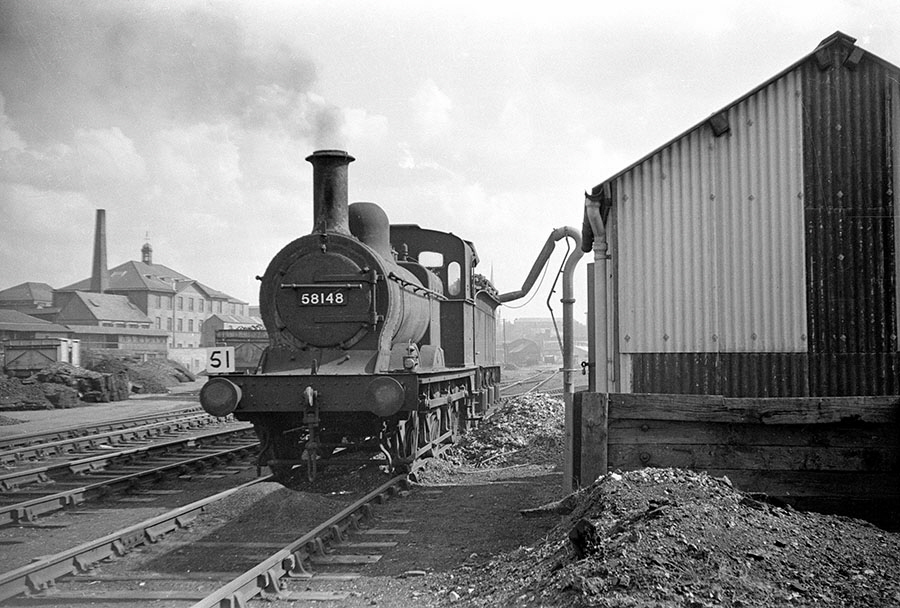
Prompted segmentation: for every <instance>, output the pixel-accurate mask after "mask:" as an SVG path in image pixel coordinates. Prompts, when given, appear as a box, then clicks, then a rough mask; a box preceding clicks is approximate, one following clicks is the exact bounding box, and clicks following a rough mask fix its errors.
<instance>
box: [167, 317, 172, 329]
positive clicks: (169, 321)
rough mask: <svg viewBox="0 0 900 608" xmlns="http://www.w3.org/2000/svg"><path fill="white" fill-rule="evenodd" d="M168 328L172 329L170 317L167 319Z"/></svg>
mask: <svg viewBox="0 0 900 608" xmlns="http://www.w3.org/2000/svg"><path fill="white" fill-rule="evenodd" d="M166 329H168V330H169V331H172V319H169V318H167V319H166Z"/></svg>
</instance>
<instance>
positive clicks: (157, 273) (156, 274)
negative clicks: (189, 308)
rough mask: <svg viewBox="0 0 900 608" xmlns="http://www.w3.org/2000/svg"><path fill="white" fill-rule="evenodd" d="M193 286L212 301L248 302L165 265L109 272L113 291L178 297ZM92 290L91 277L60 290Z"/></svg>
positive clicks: (121, 266) (130, 266)
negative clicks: (165, 294)
mask: <svg viewBox="0 0 900 608" xmlns="http://www.w3.org/2000/svg"><path fill="white" fill-rule="evenodd" d="M190 285H194V286H195V287H196V288H197V289H199V290H200V291H202V292H203V293H204V294H206V295H207V297H209V298H211V299H217V300H227V301H228V302H234V303H237V304H246V302H243V301H241V300H238V299H237V298H233V297H231V296H230V295H228V294H227V293H224V292H221V291H218V290H216V289H213V288H211V287H208V286H206V285H204V284H203V283H200V282H199V281H195V280H194V279H192V278H190V277H187V276H185V275H183V274H181V273H180V272H177V271H175V270H172V269H171V268H169V267H168V266H164V265H162V264H145V263H144V262H138V261H137V260H131V261H128V262H125V263H124V264H119V265H118V266H116V267H115V268H111V269H110V270H109V287H108V289H109V291H116V292H119V291H153V292H161V293H169V294H176V293H180V292H182V291H183V290H184V289H185V288H186V287H188V286H190ZM90 289H91V279H90V277H88V278H87V279H83V280H81V281H78V282H77V283H72V284H71V285H67V286H65V287H62V288H60V289H59V290H58V291H66V292H69V291H90Z"/></svg>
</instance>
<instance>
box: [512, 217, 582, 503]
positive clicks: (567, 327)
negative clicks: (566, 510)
mask: <svg viewBox="0 0 900 608" xmlns="http://www.w3.org/2000/svg"><path fill="white" fill-rule="evenodd" d="M567 237H568V238H570V239H572V240H573V241H575V249H574V250H573V251H572V252H571V253H570V254H569V257H568V259H566V264H565V267H564V269H563V297H562V300H561V301H562V305H563V369H562V372H563V403H564V405H565V423H566V438H565V441H566V456H565V462H564V464H563V489H564V490H565V491H566V492H571V491H572V486H573V473H574V467H573V460H572V457H573V433H574V426H575V416H574V405H573V402H574V396H575V384H574V381H573V379H572V377H573V374H574V373H575V371H576V370H575V335H574V329H575V323H574V313H573V308H574V304H575V295H574V291H575V290H574V288H573V283H574V281H573V277H574V275H575V267H576V266H577V265H578V262H579V260H581V256H582V254H583V252H582V250H581V232H579V231H578V230H576V229H575V228H572V227H570V226H564V227H562V228H556V229H554V230H553V231H552V232H551V233H550V236H549V237H547V242H546V243H544V247H543V249H541V252H540V253H539V254H538V257H537V259H536V260H535V261H534V265H533V266H532V267H531V272H530V273H528V277H527V278H526V279H525V282H524V283H523V284H522V289H520V290H518V291H511V292H508V293H504V294H500V296H499V297H498V299H499V300H500V301H501V302H510V301H512V300H517V299H519V298H521V297H523V296H525V295H527V294H528V292H529V291H530V290H531V288H532V287H533V286H534V282H535V281H536V280H537V278H538V276H539V275H540V274H541V270H542V269H543V268H544V266H545V265H546V264H547V261H548V260H549V259H550V255H551V254H552V253H553V249H554V248H555V246H556V242H557V241H560V240H562V239H564V238H567Z"/></svg>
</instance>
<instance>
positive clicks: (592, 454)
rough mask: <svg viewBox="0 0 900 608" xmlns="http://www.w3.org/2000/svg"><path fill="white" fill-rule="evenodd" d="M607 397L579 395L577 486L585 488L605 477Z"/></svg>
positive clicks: (607, 435) (593, 394)
mask: <svg viewBox="0 0 900 608" xmlns="http://www.w3.org/2000/svg"><path fill="white" fill-rule="evenodd" d="M608 418H609V397H608V396H607V395H606V394H604V393H581V420H580V421H579V422H580V426H581V454H580V460H581V462H580V467H579V473H580V476H579V477H580V479H579V485H580V486H581V487H586V486H589V485H591V484H592V483H594V481H596V479H597V478H598V477H600V476H602V475H606V472H607V467H608V465H609V460H608V452H607V450H608V437H609V431H608V428H607V425H608Z"/></svg>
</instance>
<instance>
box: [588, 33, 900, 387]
mask: <svg viewBox="0 0 900 608" xmlns="http://www.w3.org/2000/svg"><path fill="white" fill-rule="evenodd" d="M898 81H900V69H898V68H897V67H896V66H894V65H893V64H891V63H888V62H886V61H884V60H882V59H880V58H877V57H875V56H874V55H871V54H869V53H867V52H865V51H864V50H862V49H860V48H859V47H857V46H856V45H855V39H853V38H851V37H849V36H847V35H845V34H843V33H841V32H836V33H835V34H833V35H832V36H829V37H828V38H826V39H825V40H823V41H822V43H821V44H820V45H819V46H818V47H817V48H816V49H815V50H814V51H813V52H812V53H810V54H809V55H807V56H806V57H804V58H802V59H801V60H799V61H798V62H796V63H795V64H793V65H792V66H790V67H789V68H787V69H786V70H784V71H782V72H781V73H779V74H778V75H776V76H775V77H773V78H772V79H770V80H768V81H766V82H765V83H763V84H762V85H760V86H758V87H756V88H754V89H753V90H752V91H750V92H749V93H747V94H746V95H744V96H742V97H741V98H739V99H737V100H736V101H734V102H733V103H732V104H730V105H728V106H727V107H725V108H723V109H721V110H719V111H717V112H714V113H713V114H712V115H711V116H710V118H709V119H708V120H706V121H703V122H702V123H700V124H697V125H694V126H693V127H691V128H690V129H688V130H687V131H685V132H684V133H682V134H681V135H679V136H678V137H677V138H675V139H674V140H672V141H670V142H668V143H666V144H664V145H663V146H661V147H660V148H657V149H656V150H654V151H653V152H651V153H650V154H648V155H647V156H645V157H643V158H641V159H640V160H638V161H637V162H636V163H634V164H632V165H630V166H629V167H627V168H626V169H624V170H622V171H620V172H619V173H617V174H616V175H614V176H613V177H611V178H610V179H608V180H606V181H605V182H603V183H601V184H599V185H598V186H597V187H596V188H594V190H593V195H594V196H601V197H604V200H603V201H602V205H603V207H604V212H605V214H608V218H609V219H608V225H607V231H608V237H609V242H610V253H611V256H612V257H611V264H610V266H611V282H610V286H611V288H612V289H611V292H612V306H613V312H612V314H611V315H610V318H611V319H614V321H613V322H611V326H610V333H611V335H613V336H614V339H613V345H614V349H613V358H614V359H615V362H614V363H615V369H618V370H620V376H619V377H618V380H619V386H618V387H617V388H618V390H633V391H634V392H690V393H718V394H726V395H735V396H736V395H745V396H782V395H851V394H885V393H895V392H897V391H898V389H900V387H898V386H897V384H898V374H897V372H898V367H900V365H898V357H897V348H898V335H897V332H898V329H897V327H898V323H897V314H898V311H897V292H898V283H897V279H896V272H897V267H896V263H895V250H896V245H897V237H896V235H895V230H894V217H895V215H896V213H897V210H896V201H897V197H896V195H895V193H894V190H895V186H894V182H895V181H896V180H897V179H898V177H897V176H898V168H897V163H896V162H895V157H896V156H897V153H898V142H900V127H898V122H900V120H898V117H900V94H898ZM591 239H592V235H591V234H590V233H589V232H588V231H586V233H585V235H584V244H583V246H584V247H585V250H589V249H590V246H591Z"/></svg>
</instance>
